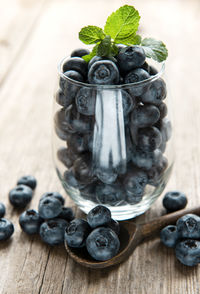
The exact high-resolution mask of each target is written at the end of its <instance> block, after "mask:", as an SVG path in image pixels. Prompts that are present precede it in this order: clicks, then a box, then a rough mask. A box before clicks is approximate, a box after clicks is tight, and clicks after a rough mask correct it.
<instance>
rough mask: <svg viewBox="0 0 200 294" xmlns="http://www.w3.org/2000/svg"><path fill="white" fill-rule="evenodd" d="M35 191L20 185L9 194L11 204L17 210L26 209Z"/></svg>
mask: <svg viewBox="0 0 200 294" xmlns="http://www.w3.org/2000/svg"><path fill="white" fill-rule="evenodd" d="M32 197H33V191H32V189H31V188H30V187H28V186H25V185H18V186H17V187H15V188H13V189H12V190H10V192H9V200H10V203H11V204H12V205H13V206H14V207H16V208H24V207H26V205H27V204H28V203H29V202H30V201H31V199H32Z"/></svg>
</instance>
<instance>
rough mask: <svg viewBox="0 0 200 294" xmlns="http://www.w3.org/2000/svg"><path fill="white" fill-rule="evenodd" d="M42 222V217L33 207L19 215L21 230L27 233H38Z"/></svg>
mask: <svg viewBox="0 0 200 294" xmlns="http://www.w3.org/2000/svg"><path fill="white" fill-rule="evenodd" d="M42 222H43V219H42V218H41V217H40V216H39V213H38V212H37V211H36V210H34V209H29V210H27V211H24V212H23V213H22V214H21V215H20V217H19V224H20V226H21V228H22V230H23V231H24V232H25V233H27V234H29V235H32V234H36V233H38V232H39V229H40V225H41V223H42Z"/></svg>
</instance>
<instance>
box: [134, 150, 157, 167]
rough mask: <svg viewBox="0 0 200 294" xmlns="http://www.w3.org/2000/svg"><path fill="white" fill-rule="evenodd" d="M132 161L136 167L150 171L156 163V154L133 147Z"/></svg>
mask: <svg viewBox="0 0 200 294" xmlns="http://www.w3.org/2000/svg"><path fill="white" fill-rule="evenodd" d="M131 159H132V162H133V163H134V165H135V166H137V167H139V168H143V169H145V170H150V169H151V168H152V166H153V163H154V152H149V151H144V150H141V149H140V148H139V147H138V146H134V145H133V152H132V157H131Z"/></svg>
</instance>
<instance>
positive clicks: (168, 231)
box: [160, 225, 179, 248]
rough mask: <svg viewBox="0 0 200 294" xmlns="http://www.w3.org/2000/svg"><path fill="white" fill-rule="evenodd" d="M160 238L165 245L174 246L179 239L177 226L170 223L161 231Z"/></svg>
mask: <svg viewBox="0 0 200 294" xmlns="http://www.w3.org/2000/svg"><path fill="white" fill-rule="evenodd" d="M160 239H161V241H162V243H163V244H164V245H165V246H167V247H173V248H174V247H175V246H176V244H177V242H178V239H179V236H178V232H177V227H176V226H173V225H169V226H167V227H165V228H163V229H162V231H161V233H160Z"/></svg>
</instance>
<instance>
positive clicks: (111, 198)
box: [96, 183, 125, 206]
mask: <svg viewBox="0 0 200 294" xmlns="http://www.w3.org/2000/svg"><path fill="white" fill-rule="evenodd" d="M124 198H125V192H124V191H123V190H122V188H121V185H120V184H117V183H113V184H110V185H108V184H104V183H99V184H98V185H97V186H96V199H97V201H98V202H99V203H101V204H107V205H111V206H115V205H119V204H120V203H121V202H122V201H123V200H124Z"/></svg>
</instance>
